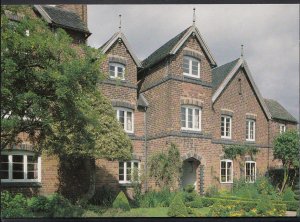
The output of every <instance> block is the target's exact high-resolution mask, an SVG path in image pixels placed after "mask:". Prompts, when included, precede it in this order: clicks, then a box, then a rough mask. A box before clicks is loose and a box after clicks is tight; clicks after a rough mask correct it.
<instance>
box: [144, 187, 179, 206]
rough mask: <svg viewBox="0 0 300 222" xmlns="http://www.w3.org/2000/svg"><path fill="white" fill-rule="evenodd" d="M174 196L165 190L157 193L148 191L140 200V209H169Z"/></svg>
mask: <svg viewBox="0 0 300 222" xmlns="http://www.w3.org/2000/svg"><path fill="white" fill-rule="evenodd" d="M174 196H175V193H174V192H170V190H169V189H167V188H165V189H163V190H161V191H158V192H156V191H149V192H147V193H145V194H144V195H143V196H142V197H141V198H140V207H146V208H147V207H169V206H170V204H171V202H172V200H173V198H174Z"/></svg>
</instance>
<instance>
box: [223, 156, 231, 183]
mask: <svg viewBox="0 0 300 222" xmlns="http://www.w3.org/2000/svg"><path fill="white" fill-rule="evenodd" d="M222 162H225V181H224V182H223V181H222ZM229 162H230V163H231V180H230V181H228V180H227V175H228V174H227V170H228V169H227V163H229ZM220 183H233V161H232V160H229V159H223V160H221V161H220Z"/></svg>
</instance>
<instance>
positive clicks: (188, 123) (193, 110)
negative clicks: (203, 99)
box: [181, 106, 201, 131]
mask: <svg viewBox="0 0 300 222" xmlns="http://www.w3.org/2000/svg"><path fill="white" fill-rule="evenodd" d="M181 129H185V130H197V131H200V130H201V109H200V108H199V107H194V106H182V107H181Z"/></svg>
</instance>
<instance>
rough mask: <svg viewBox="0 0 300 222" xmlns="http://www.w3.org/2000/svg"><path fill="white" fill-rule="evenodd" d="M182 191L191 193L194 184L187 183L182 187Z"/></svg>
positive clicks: (193, 189)
mask: <svg viewBox="0 0 300 222" xmlns="http://www.w3.org/2000/svg"><path fill="white" fill-rule="evenodd" d="M183 191H185V192H187V193H192V192H193V191H195V186H194V185H193V184H188V185H186V186H185V187H184V188H183Z"/></svg>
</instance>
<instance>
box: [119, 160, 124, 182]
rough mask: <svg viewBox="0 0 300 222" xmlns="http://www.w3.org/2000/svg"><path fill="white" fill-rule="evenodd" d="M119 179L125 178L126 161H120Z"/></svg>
mask: <svg viewBox="0 0 300 222" xmlns="http://www.w3.org/2000/svg"><path fill="white" fill-rule="evenodd" d="M119 180H124V162H119Z"/></svg>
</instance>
